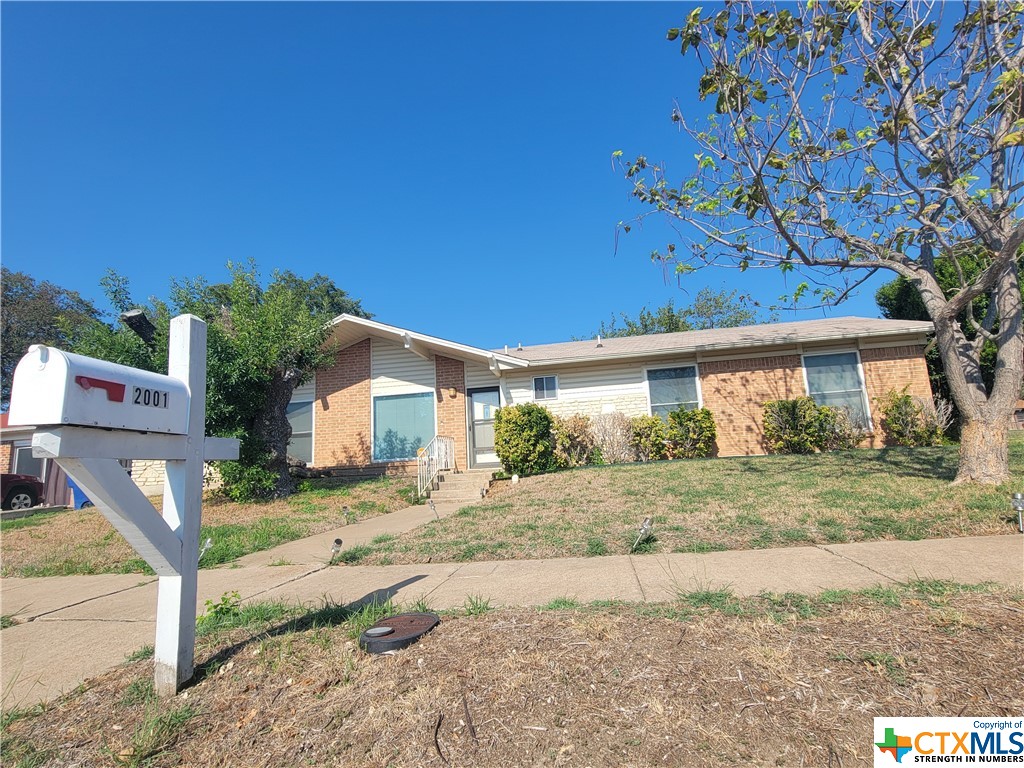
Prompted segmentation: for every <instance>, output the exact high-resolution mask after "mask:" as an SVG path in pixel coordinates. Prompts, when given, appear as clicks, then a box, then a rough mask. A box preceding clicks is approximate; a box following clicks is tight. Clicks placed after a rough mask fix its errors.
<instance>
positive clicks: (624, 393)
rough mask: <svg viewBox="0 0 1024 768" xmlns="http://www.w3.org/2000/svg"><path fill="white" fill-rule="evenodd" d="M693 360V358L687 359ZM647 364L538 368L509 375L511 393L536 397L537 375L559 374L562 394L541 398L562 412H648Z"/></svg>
mask: <svg viewBox="0 0 1024 768" xmlns="http://www.w3.org/2000/svg"><path fill="white" fill-rule="evenodd" d="M686 362H687V363H690V364H692V360H689V361H686ZM679 364H681V363H678V362H675V361H667V362H664V363H658V367H665V368H669V367H672V366H673V365H679ZM645 370H646V369H645V366H643V365H641V364H638V363H621V364H619V365H603V366H587V367H579V368H568V369H562V370H560V371H536V372H531V373H529V374H516V375H510V376H508V377H507V378H508V384H509V395H510V396H511V399H512V402H513V403H530V402H534V400H533V379H534V376H539V375H546V376H551V375H556V376H557V377H558V397H557V398H556V399H554V400H539V401H537V402H538V403H539V404H540V405H543V406H544V407H545V408H547V409H548V410H550V411H551V412H552V413H556V414H558V415H560V416H568V415H571V414H574V413H584V414H587V415H590V416H595V415H597V414H599V413H610V412H612V411H619V412H621V413H624V414H626V415H627V416H637V415H640V414H645V413H647V412H648V402H647V378H646V374H645Z"/></svg>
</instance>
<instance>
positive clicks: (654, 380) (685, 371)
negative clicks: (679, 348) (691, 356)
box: [647, 365, 700, 421]
mask: <svg viewBox="0 0 1024 768" xmlns="http://www.w3.org/2000/svg"><path fill="white" fill-rule="evenodd" d="M647 386H648V387H650V392H651V415H652V416H660V417H661V418H662V419H663V420H665V421H668V415H669V413H671V412H672V411H675V410H678V409H679V408H684V409H686V410H688V411H691V410H693V409H694V408H697V407H698V406H699V405H700V397H699V396H698V394H697V366H695V365H686V366H682V367H680V368H656V369H652V370H649V371H647Z"/></svg>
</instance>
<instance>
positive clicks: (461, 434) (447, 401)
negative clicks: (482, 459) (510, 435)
mask: <svg viewBox="0 0 1024 768" xmlns="http://www.w3.org/2000/svg"><path fill="white" fill-rule="evenodd" d="M434 375H435V377H436V382H437V385H436V386H435V388H434V397H435V403H436V407H437V434H439V435H443V436H445V437H454V438H455V463H456V465H457V467H458V468H459V469H466V468H467V467H469V447H468V445H467V441H466V402H467V401H466V366H465V364H464V363H463V362H462V361H461V360H452V359H451V358H448V357H441V356H440V355H438V356H435V357H434ZM449 389H454V390H455V397H451V396H450V395H449V394H448V390H449Z"/></svg>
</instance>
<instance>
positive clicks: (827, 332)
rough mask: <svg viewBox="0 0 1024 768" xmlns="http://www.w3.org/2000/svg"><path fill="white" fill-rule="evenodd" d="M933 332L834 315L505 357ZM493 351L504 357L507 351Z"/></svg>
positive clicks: (540, 347) (922, 326)
mask: <svg viewBox="0 0 1024 768" xmlns="http://www.w3.org/2000/svg"><path fill="white" fill-rule="evenodd" d="M931 331H932V324H931V323H930V322H922V321H918V320H877V319H871V318H866V317H833V318H826V319H823V320H802V321H798V322H792V323H771V324H767V325H746V326H743V327H740V328H716V329H713V330H708V331H684V332H682V333H655V334H650V335H647V336H623V337H621V338H615V339H602V340H601V346H600V347H599V346H597V340H596V339H588V340H587V341H567V342H562V343H559V344H537V345H535V346H529V347H522V348H521V349H519V348H512V347H510V348H509V350H508V352H507V354H508V355H510V356H512V357H518V358H520V359H522V360H528V361H529V362H530V363H535V364H536V363H551V362H556V361H558V362H561V361H566V362H577V361H583V360H603V359H608V358H618V357H643V356H647V355H651V356H660V355H667V354H673V353H680V354H686V353H690V352H696V351H710V350H718V351H725V350H728V349H731V348H742V347H766V346H776V345H785V344H796V343H809V342H815V341H830V340H842V339H856V338H864V337H872V336H896V335H906V334H925V333H930V332H931ZM494 351H495V352H501V353H505V350H504V349H496V350H494Z"/></svg>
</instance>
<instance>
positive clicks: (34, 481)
mask: <svg viewBox="0 0 1024 768" xmlns="http://www.w3.org/2000/svg"><path fill="white" fill-rule="evenodd" d="M42 498H43V483H42V481H41V480H40V479H39V478H38V477H33V476H32V475H3V476H2V477H0V499H3V502H2V506H3V508H4V509H29V508H30V507H34V506H35V505H36V504H38V503H39V501H40V499H42Z"/></svg>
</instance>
